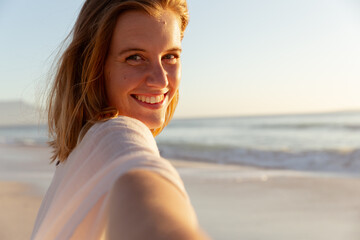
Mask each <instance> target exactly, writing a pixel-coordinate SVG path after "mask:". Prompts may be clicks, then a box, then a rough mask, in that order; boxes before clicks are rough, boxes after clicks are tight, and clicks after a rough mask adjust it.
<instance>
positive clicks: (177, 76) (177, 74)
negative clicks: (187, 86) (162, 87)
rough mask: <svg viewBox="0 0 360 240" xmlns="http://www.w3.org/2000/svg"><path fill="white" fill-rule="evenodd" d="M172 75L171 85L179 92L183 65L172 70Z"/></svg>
mask: <svg viewBox="0 0 360 240" xmlns="http://www.w3.org/2000/svg"><path fill="white" fill-rule="evenodd" d="M170 74H171V75H170V76H171V77H170V78H169V81H170V85H171V86H172V87H173V88H174V90H177V89H178V88H179V85H180V80H181V65H179V66H176V67H174V68H172V69H170Z"/></svg>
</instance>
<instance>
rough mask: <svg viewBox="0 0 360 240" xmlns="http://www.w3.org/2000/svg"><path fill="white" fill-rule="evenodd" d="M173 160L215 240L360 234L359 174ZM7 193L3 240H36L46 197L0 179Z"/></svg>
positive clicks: (2, 205) (2, 193)
mask: <svg viewBox="0 0 360 240" xmlns="http://www.w3.org/2000/svg"><path fill="white" fill-rule="evenodd" d="M169 160H170V162H171V163H172V164H173V165H174V166H175V168H176V169H177V170H178V172H179V174H180V176H181V178H182V179H183V182H184V184H185V187H186V189H187V192H188V194H189V196H190V199H191V202H192V204H193V206H194V208H195V211H196V213H197V215H198V219H199V223H200V226H201V227H202V228H203V229H204V230H205V231H206V232H207V233H208V234H209V235H210V236H211V237H212V239H219V240H237V239H267V240H279V239H280V240H281V239H307V240H315V239H316V240H317V239H327V240H338V239H343V240H357V239H359V238H358V237H359V236H360V228H359V225H360V224H359V222H360V202H359V201H358V199H360V191H356V189H360V178H350V177H341V176H325V175H319V174H317V173H307V172H298V171H291V170H269V169H261V168H256V167H248V166H238V165H235V166H234V165H219V164H213V163H204V162H190V161H188V160H181V159H169ZM0 197H1V198H0V211H1V212H2V214H1V216H0V239H14V240H17V239H19V240H20V239H29V237H30V234H31V231H32V227H33V224H34V221H35V217H36V214H37V211H38V208H39V207H40V203H41V200H42V197H43V195H42V194H41V193H39V192H38V191H37V190H36V187H34V186H33V185H32V184H31V183H23V182H14V181H5V180H1V181H0ZM19 226H21V227H19Z"/></svg>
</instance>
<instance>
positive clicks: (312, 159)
mask: <svg viewBox="0 0 360 240" xmlns="http://www.w3.org/2000/svg"><path fill="white" fill-rule="evenodd" d="M47 140H48V138H47V130H46V126H45V125H36V126H33V125H29V126H0V144H1V145H3V146H4V145H5V146H6V145H8V146H11V145H21V146H28V147H31V146H34V147H36V146H45V145H46V142H47ZM156 141H157V143H158V146H159V149H160V153H161V155H162V156H164V157H167V158H180V159H187V160H196V161H205V162H213V163H218V164H242V165H250V166H258V167H264V168H276V169H293V170H304V171H320V172H334V173H341V174H344V173H345V174H349V175H356V176H359V175H360V112H343V113H327V114H302V115H274V116H249V117H226V118H199V119H174V120H173V121H172V122H171V123H170V124H169V126H167V127H166V128H165V130H164V131H163V132H162V133H161V134H160V135H159V136H157V137H156Z"/></svg>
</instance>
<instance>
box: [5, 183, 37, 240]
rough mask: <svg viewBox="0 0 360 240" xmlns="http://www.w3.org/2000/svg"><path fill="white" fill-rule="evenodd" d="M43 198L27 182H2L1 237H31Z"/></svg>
mask: <svg viewBox="0 0 360 240" xmlns="http://www.w3.org/2000/svg"><path fill="white" fill-rule="evenodd" d="M41 199H42V197H41V196H38V195H36V194H34V192H33V190H32V188H31V187H30V186H28V185H26V184H21V183H16V182H4V181H3V182H0V213H1V214H0V239H2V240H24V239H30V235H31V232H32V228H33V224H34V221H35V218H36V214H37V211H38V209H39V207H40V204H41Z"/></svg>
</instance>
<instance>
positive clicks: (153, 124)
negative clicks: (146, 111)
mask: <svg viewBox="0 0 360 240" xmlns="http://www.w3.org/2000/svg"><path fill="white" fill-rule="evenodd" d="M134 118H136V119H137V120H139V121H141V122H143V123H144V124H145V125H146V126H147V127H148V128H149V129H150V130H152V129H156V128H160V127H161V126H162V125H163V124H164V122H165V116H154V115H153V116H146V117H144V116H138V117H134Z"/></svg>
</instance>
